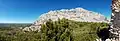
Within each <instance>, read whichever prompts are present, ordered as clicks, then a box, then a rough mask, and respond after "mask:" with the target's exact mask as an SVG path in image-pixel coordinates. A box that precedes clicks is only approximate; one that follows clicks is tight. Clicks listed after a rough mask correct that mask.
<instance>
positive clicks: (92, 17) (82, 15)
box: [23, 8, 108, 31]
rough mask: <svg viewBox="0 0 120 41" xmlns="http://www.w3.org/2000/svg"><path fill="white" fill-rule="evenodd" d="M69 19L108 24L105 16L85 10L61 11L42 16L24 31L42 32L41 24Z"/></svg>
mask: <svg viewBox="0 0 120 41" xmlns="http://www.w3.org/2000/svg"><path fill="white" fill-rule="evenodd" d="M62 18H65V19H69V20H74V21H80V22H108V21H107V19H106V18H105V16H103V15H101V14H100V13H97V12H93V11H88V10H85V9H83V8H74V9H61V10H54V11H49V12H48V13H44V14H42V15H41V16H40V17H39V18H38V19H37V20H36V21H35V22H34V23H33V25H31V26H30V27H26V28H24V29H23V30H26V31H36V30H38V31H40V28H41V27H40V26H41V24H44V23H46V21H48V20H49V19H51V20H53V21H57V20H58V19H62Z"/></svg>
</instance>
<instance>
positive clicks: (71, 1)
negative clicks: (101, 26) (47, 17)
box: [0, 0, 111, 23]
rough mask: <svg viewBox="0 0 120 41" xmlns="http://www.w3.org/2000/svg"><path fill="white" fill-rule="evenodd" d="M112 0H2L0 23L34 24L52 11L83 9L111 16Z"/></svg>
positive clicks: (0, 0) (0, 2) (0, 1)
mask: <svg viewBox="0 0 120 41" xmlns="http://www.w3.org/2000/svg"><path fill="white" fill-rule="evenodd" d="M110 6H111V0H0V23H33V22H34V21H35V20H36V19H38V17H39V16H40V15H41V14H43V13H47V12H48V11H50V10H60V9H71V8H77V7H82V8H84V9H87V10H90V11H94V12H99V13H101V14H103V15H104V16H105V17H107V18H110V16H111V8H110Z"/></svg>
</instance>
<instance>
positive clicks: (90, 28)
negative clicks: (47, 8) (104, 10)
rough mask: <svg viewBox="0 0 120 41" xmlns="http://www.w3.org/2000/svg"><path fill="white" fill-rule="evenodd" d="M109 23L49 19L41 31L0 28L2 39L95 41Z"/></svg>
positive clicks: (20, 40) (2, 40)
mask: <svg viewBox="0 0 120 41" xmlns="http://www.w3.org/2000/svg"><path fill="white" fill-rule="evenodd" d="M107 27H108V24H107V23H93V22H76V21H71V20H67V19H61V20H60V19H59V20H58V21H52V20H49V21H48V22H47V23H46V24H42V28H41V32H37V31H35V32H24V31H22V30H21V29H18V28H0V41H95V39H97V38H100V36H99V34H98V33H99V32H100V31H101V30H103V29H105V28H107Z"/></svg>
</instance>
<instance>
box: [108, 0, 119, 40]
mask: <svg viewBox="0 0 120 41" xmlns="http://www.w3.org/2000/svg"><path fill="white" fill-rule="evenodd" d="M111 9H112V15H111V26H110V30H109V31H110V32H111V39H112V40H115V41H120V0H112V6H111Z"/></svg>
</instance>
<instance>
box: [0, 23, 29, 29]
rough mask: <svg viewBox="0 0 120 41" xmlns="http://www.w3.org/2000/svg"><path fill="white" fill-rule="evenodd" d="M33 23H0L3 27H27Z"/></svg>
mask: <svg viewBox="0 0 120 41" xmlns="http://www.w3.org/2000/svg"><path fill="white" fill-rule="evenodd" d="M30 25H31V23H0V28H3V27H26V26H30Z"/></svg>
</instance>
